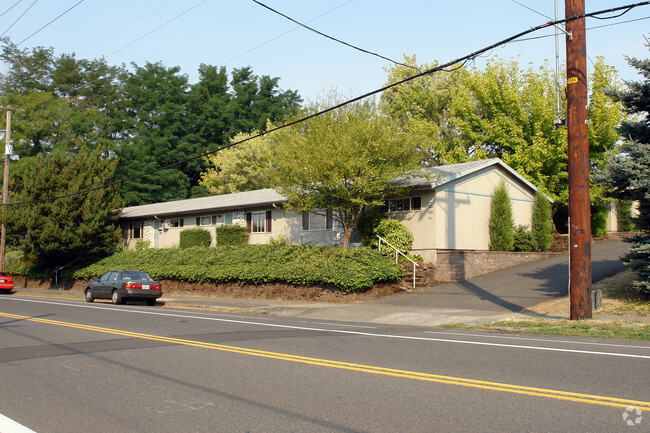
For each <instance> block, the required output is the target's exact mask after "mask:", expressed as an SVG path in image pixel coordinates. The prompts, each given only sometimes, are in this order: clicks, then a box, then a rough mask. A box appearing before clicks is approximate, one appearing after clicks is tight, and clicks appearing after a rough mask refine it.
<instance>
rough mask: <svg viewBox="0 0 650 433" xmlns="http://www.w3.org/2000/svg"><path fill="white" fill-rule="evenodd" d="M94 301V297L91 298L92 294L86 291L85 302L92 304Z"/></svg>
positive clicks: (90, 291) (88, 290)
mask: <svg viewBox="0 0 650 433" xmlns="http://www.w3.org/2000/svg"><path fill="white" fill-rule="evenodd" d="M94 300H95V297H94V296H93V292H92V290H90V289H86V302H92V301H94Z"/></svg>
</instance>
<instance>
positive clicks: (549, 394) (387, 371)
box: [0, 312, 650, 411]
mask: <svg viewBox="0 0 650 433" xmlns="http://www.w3.org/2000/svg"><path fill="white" fill-rule="evenodd" d="M0 317H6V318H9V319H17V320H25V321H30V322H36V323H43V324H46V325H55V326H65V327H67V328H75V329H83V330H86V331H93V332H102V333H105V334H112V335H121V336H124V337H130V338H139V339H142V340H151V341H160V342H163V343H169V344H180V345H183V346H192V347H200V348H203V349H212V350H220V351H223V352H231V353H239V354H242V355H249V356H258V357H263V358H271V359H278V360H282V361H290V362H299V363H302V364H311V365H319V366H322V367H330V368H338V369H342V370H352V371H359V372H362V373H371V374H379V375H383V376H392V377H400V378H404V379H411V380H421V381H427V382H437V383H445V384H449V385H457V386H466V387H471V388H480V389H487V390H491V391H501V392H510V393H514V394H524V395H530V396H535V397H545V398H552V399H556V400H568V401H575V402H580V403H588V404H596V405H602V406H614V407H623V408H627V407H629V406H635V407H637V408H639V409H641V410H644V411H650V402H647V401H637V400H626V399H622V398H616V397H604V396H600V395H590V394H579V393H574V392H566V391H556V390H552V389H544V388H532V387H528V386H519V385H510V384H507V383H498V382H487V381H482V380H473V379H464V378H461V377H452V376H442V375H438V374H429V373H419V372H416V371H408V370H396V369H392V368H383V367H375V366H372V365H364V364H352V363H348V362H340V361H332V360H328V359H321V358H310V357H306V356H296V355H290V354H286V353H279V352H268V351H264V350H255V349H247V348H245V347H236V346H227V345H224V344H215V343H206V342H202V341H196V340H185V339H182V338H173V337H164V336H161V335H151V334H142V333H139V332H131V331H122V330H119V329H111V328H101V327H98V326H91V325H83V324H79V323H71V322H61V321H58V320H49V319H41V318H37V317H30V316H21V315H18V314H10V313H1V312H0Z"/></svg>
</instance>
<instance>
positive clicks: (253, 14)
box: [0, 0, 650, 100]
mask: <svg viewBox="0 0 650 433" xmlns="http://www.w3.org/2000/svg"><path fill="white" fill-rule="evenodd" d="M78 1H79V0H39V1H37V2H36V3H35V4H34V5H33V6H32V7H31V9H30V10H29V11H27V12H26V13H25V14H24V16H23V17H22V18H21V19H20V20H18V21H17V22H16V23H15V24H14V25H13V27H11V29H9V30H8V31H6V30H7V29H8V28H9V26H11V24H12V23H14V21H16V19H17V18H18V17H19V16H20V15H21V14H22V13H23V12H25V10H27V8H29V6H30V5H32V3H33V2H34V0H22V1H20V2H19V3H18V4H17V5H16V6H15V7H13V9H11V10H10V11H8V12H7V13H6V14H5V15H4V16H2V17H0V34H1V33H2V32H5V31H6V36H9V37H10V38H11V40H12V41H13V42H15V43H18V42H20V41H22V40H23V39H25V38H27V37H28V36H29V35H31V34H32V33H33V32H35V31H36V30H38V29H39V28H40V27H42V26H43V25H45V24H47V23H48V22H49V21H50V20H52V19H54V18H55V17H56V16H58V15H59V14H61V13H62V12H64V11H65V10H66V9H68V8H70V7H71V6H73V5H74V4H76V3H77V2H78ZM260 1H261V2H262V3H265V4H267V5H269V6H270V7H272V8H274V9H277V10H278V11H280V12H283V13H285V14H286V15H289V16H291V17H292V18H294V19H296V20H299V21H301V22H304V23H308V25H310V26H312V27H314V28H316V29H318V30H319V31H321V32H323V33H326V34H329V35H331V36H333V37H336V38H338V39H341V40H344V41H346V42H348V43H351V44H354V45H357V46H360V47H362V48H364V49H366V50H369V51H374V52H377V53H379V54H381V55H383V56H385V57H389V58H391V59H394V60H402V57H403V55H404V54H409V55H412V54H415V55H416V56H417V59H418V62H420V63H425V62H426V63H430V62H433V61H434V60H438V61H439V62H441V63H444V62H447V61H450V60H453V59H456V58H458V57H461V56H463V55H466V54H469V53H471V52H473V51H476V50H478V49H480V48H483V47H485V46H488V45H490V44H492V43H494V42H497V41H499V40H502V39H504V38H506V37H508V36H511V35H513V34H515V33H518V32H521V31H523V30H526V29H529V28H531V27H534V26H537V25H540V24H542V23H544V22H546V21H548V19H547V18H545V17H544V16H541V15H539V14H537V13H535V12H533V11H531V10H529V9H527V8H525V7H523V6H521V5H519V4H517V3H516V2H514V1H513V0H482V1H480V0H479V1H474V0H467V1H461V0H456V1H452V2H450V1H439V0H401V1H399V2H397V1H394V0H392V1H388V0H260ZM517 1H518V2H519V3H522V4H524V5H526V6H528V7H530V8H532V9H535V10H536V11H538V12H540V13H542V14H544V15H546V16H549V17H553V15H554V1H553V0H517ZM17 2H18V0H1V1H0V14H2V13H3V12H5V11H6V10H7V9H9V8H10V7H11V6H12V5H14V4H16V3H17ZM558 3H559V6H558V7H559V16H560V17H563V16H564V2H563V1H562V0H559V1H558ZM631 3H634V0H587V1H586V10H587V11H588V12H589V11H596V10H601V9H608V8H612V7H615V6H621V5H626V4H631ZM193 6H196V7H194V8H193V9H191V10H189V11H188V12H186V11H187V10H188V9H190V8H192V7H193ZM183 12H186V13H185V14H184V15H182V16H180V17H179V18H177V19H175V20H173V21H172V22H170V23H169V24H166V25H165V23H167V22H168V21H170V20H172V19H174V18H175V17H177V16H179V15H180V14H182V13H183ZM647 18H650V6H642V7H638V8H636V9H634V10H632V11H630V12H629V13H627V14H626V15H624V16H622V17H620V18H616V19H613V20H605V21H602V20H595V19H589V20H588V21H587V28H589V27H595V26H603V25H610V24H617V23H620V24H617V25H613V26H608V27H602V28H594V29H591V30H588V32H587V54H588V56H589V57H590V58H591V59H592V60H593V61H595V60H596V57H597V56H603V57H605V59H606V63H608V64H610V65H613V66H615V67H616V68H617V70H618V71H619V74H620V76H621V77H622V78H623V79H632V80H638V79H640V77H639V75H637V73H636V71H635V70H634V69H633V68H630V67H629V66H628V65H627V63H626V62H625V60H624V55H629V56H632V57H638V58H647V57H649V54H650V52H649V51H648V49H647V48H646V47H644V42H645V41H644V38H643V36H644V34H645V35H646V36H647V37H649V38H650V19H647ZM630 20H636V21H633V22H627V23H624V22H625V21H630ZM160 26H162V27H161V28H160V29H158V30H155V29H156V28H157V27H160ZM150 32H151V34H149V35H147V36H145V35H146V34H147V33H150ZM552 34H553V31H552V30H551V29H546V30H543V31H540V32H537V33H535V34H533V35H531V36H547V35H552ZM140 38H141V39H140ZM138 39H139V40H138ZM33 46H46V47H49V46H51V47H53V48H54V49H55V53H56V54H62V53H73V52H74V53H76V54H77V57H78V58H91V59H92V58H98V57H102V56H104V57H105V58H106V60H107V61H108V62H109V63H111V64H122V63H124V64H127V65H129V64H131V62H135V63H137V64H140V65H142V64H144V63H145V62H147V61H148V62H157V61H161V62H162V63H163V64H164V65H165V66H168V67H169V66H180V67H181V70H182V72H183V73H185V74H187V75H188V77H189V78H190V81H191V82H193V81H195V80H196V77H197V73H196V71H197V68H198V66H199V65H200V64H201V63H206V64H212V65H224V66H226V67H227V69H228V71H230V70H232V69H233V68H236V67H242V66H251V67H252V68H253V71H254V72H255V73H256V74H257V75H270V76H273V77H280V79H281V80H280V87H281V88H282V89H292V90H297V91H298V92H299V93H300V95H301V96H303V98H305V99H306V100H314V99H318V98H319V97H320V96H322V95H324V94H326V93H327V92H328V91H329V89H337V90H338V91H339V92H340V93H342V94H343V95H350V96H356V95H360V94H363V93H366V92H368V91H372V90H374V89H377V88H379V87H381V86H382V84H384V83H385V81H386V72H385V68H386V67H388V66H390V63H389V62H387V61H385V60H382V59H378V58H376V57H372V56H369V55H367V54H363V53H360V52H358V51H355V50H352V49H350V48H348V47H345V46H343V45H340V44H337V43H335V42H333V41H331V40H328V39H325V38H323V37H321V36H318V35H316V34H314V33H312V32H309V31H308V30H305V29H303V28H297V26H296V24H294V23H291V22H289V21H287V20H285V19H284V18H282V17H280V16H278V15H276V14H274V13H272V12H270V11H268V10H267V9H264V8H263V7H261V6H259V5H257V4H255V3H254V2H252V1H250V0H185V1H173V0H171V1H170V0H130V1H125V0H110V1H106V0H85V1H84V2H82V3H81V4H79V5H78V6H76V7H75V8H74V9H72V10H71V11H70V12H68V13H67V14H66V15H65V16H63V17H62V18H60V19H59V20H57V21H56V22H54V23H52V24H51V25H50V26H48V27H47V28H46V29H44V30H42V31H41V32H39V33H38V34H36V35H35V36H33V37H31V38H30V39H28V40H27V41H25V42H23V43H22V44H21V45H20V48H30V47H33ZM490 56H499V57H500V58H502V59H511V58H516V59H518V60H519V62H520V64H521V65H522V66H525V67H527V65H528V64H529V63H532V64H533V65H535V66H538V65H542V64H543V63H544V60H545V59H548V61H549V62H550V63H551V64H552V65H553V64H554V59H555V42H554V39H553V37H552V36H550V37H545V38H541V39H537V40H530V41H523V42H515V43H511V44H509V45H507V46H505V47H500V48H497V49H494V50H493V51H492V52H491V53H490ZM560 59H561V61H564V39H563V38H561V39H560ZM484 62H485V58H480V59H477V60H476V61H475V62H474V66H475V67H478V68H480V67H482V65H483V64H484ZM588 63H589V64H590V62H588Z"/></svg>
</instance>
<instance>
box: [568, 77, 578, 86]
mask: <svg viewBox="0 0 650 433" xmlns="http://www.w3.org/2000/svg"><path fill="white" fill-rule="evenodd" d="M577 82H578V77H571V78H569V79H568V80H567V84H575V83H577Z"/></svg>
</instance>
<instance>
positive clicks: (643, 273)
mask: <svg viewBox="0 0 650 433" xmlns="http://www.w3.org/2000/svg"><path fill="white" fill-rule="evenodd" d="M628 62H629V63H630V65H632V66H634V67H635V68H636V69H638V71H639V73H640V74H642V76H643V77H644V80H643V81H636V82H628V83H627V89H626V90H624V91H620V92H617V93H616V94H615V96H616V98H617V99H618V100H619V101H621V102H622V104H623V106H624V108H625V110H626V111H627V112H628V113H629V114H631V115H632V117H631V120H628V121H626V122H624V123H623V124H622V125H621V133H622V134H623V135H624V136H625V137H626V138H627V139H628V141H626V142H624V143H623V144H622V145H621V147H620V151H619V152H617V153H615V154H613V155H612V156H611V158H610V159H609V160H608V162H607V165H606V167H605V169H604V170H601V171H599V172H597V173H596V176H595V178H596V180H597V181H598V182H600V183H602V184H603V185H605V187H606V189H605V190H606V193H607V195H609V196H610V197H614V198H617V199H619V200H632V201H638V203H639V208H638V210H639V215H638V217H636V218H634V222H635V224H636V227H637V230H639V231H640V232H641V233H640V235H639V236H636V237H633V238H631V239H630V242H632V243H633V246H632V248H631V249H630V253H629V254H627V255H626V256H625V257H623V262H624V263H625V264H626V265H627V266H628V267H629V268H630V269H632V270H633V271H634V272H636V274H637V275H638V276H639V279H638V280H637V281H635V283H634V284H635V287H637V289H638V290H639V291H641V292H646V293H650V176H649V175H648V173H650V59H645V60H638V59H628Z"/></svg>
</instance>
